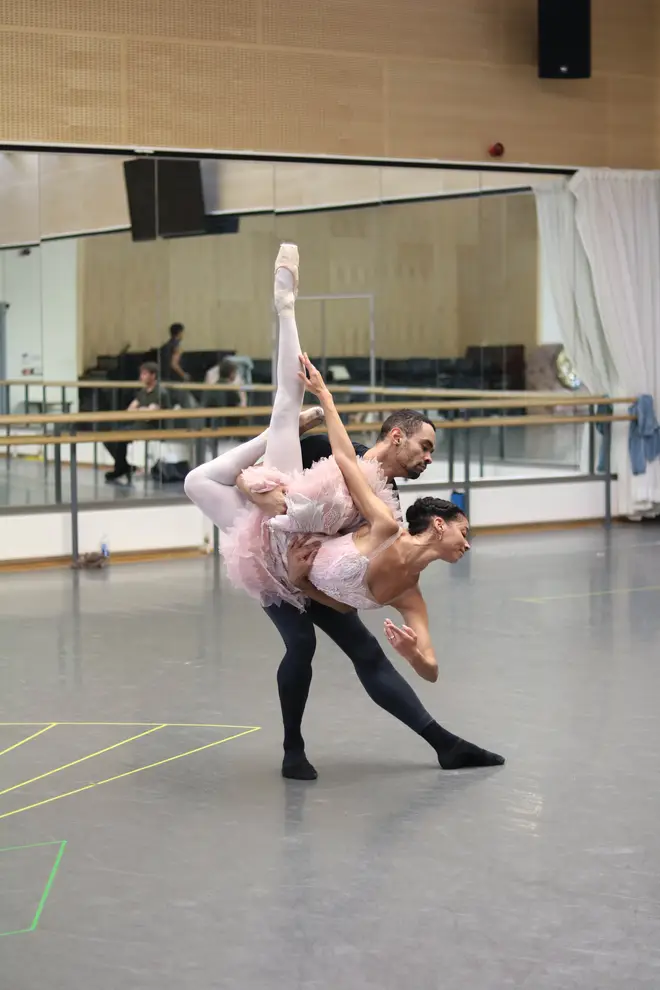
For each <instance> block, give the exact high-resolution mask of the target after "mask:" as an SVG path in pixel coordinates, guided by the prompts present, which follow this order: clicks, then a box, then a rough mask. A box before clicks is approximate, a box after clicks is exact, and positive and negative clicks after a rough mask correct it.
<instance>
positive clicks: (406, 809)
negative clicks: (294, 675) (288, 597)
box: [0, 525, 660, 990]
mask: <svg viewBox="0 0 660 990" xmlns="http://www.w3.org/2000/svg"><path fill="white" fill-rule="evenodd" d="M659 546H660V527H656V526H652V525H650V526H646V525H645V526H633V525H630V526H626V527H621V528H615V529H614V530H613V531H612V533H611V534H610V535H609V536H608V535H607V534H606V533H605V532H604V531H603V530H600V529H591V530H579V531H577V530H576V531H571V532H566V533H546V534H537V535H533V536H532V535H522V536H520V535H518V536H506V537H505V536H490V537H487V536H482V537H477V539H476V540H475V545H474V550H473V553H472V555H471V557H470V558H469V559H466V560H465V561H463V562H461V564H459V565H456V566H455V567H453V568H451V567H447V566H445V565H437V566H436V568H435V570H434V571H433V572H427V573H426V575H425V580H424V587H425V592H426V595H427V598H428V601H429V603H430V609H431V618H432V624H433V632H434V637H435V642H436V644H437V647H438V652H439V655H440V662H441V670H442V673H441V678H440V681H439V682H438V684H436V685H427V684H424V683H423V682H421V681H419V680H416V681H415V684H416V686H417V687H418V688H419V689H420V693H421V695H422V697H423V699H424V701H425V702H426V703H427V705H428V707H429V708H430V709H431V711H432V712H433V713H434V714H435V715H436V716H437V718H438V719H439V720H440V721H442V722H443V723H444V724H445V725H446V726H447V727H449V728H451V729H453V730H455V731H457V732H459V733H461V734H463V735H465V736H467V737H468V738H470V739H472V740H473V741H475V742H479V743H481V744H483V745H486V746H489V747H491V748H493V749H496V750H498V751H500V752H502V753H503V754H504V755H505V756H506V757H507V760H508V762H507V765H506V766H505V767H503V768H498V769H496V770H485V771H484V770H482V771H465V772H456V773H443V772H442V771H441V770H439V768H438V767H437V765H434V760H433V758H432V757H433V754H432V753H431V751H430V750H428V749H427V747H426V745H425V744H424V743H423V742H422V741H421V740H420V739H418V738H417V737H416V736H414V735H412V734H411V733H410V732H409V731H408V730H407V729H405V728H403V727H402V726H400V725H399V724H398V723H396V722H395V721H393V720H392V719H391V718H389V717H388V716H386V715H385V714H383V713H382V712H380V711H379V710H378V709H376V708H374V707H373V706H372V704H371V702H370V701H369V700H368V698H366V696H365V695H364V694H363V692H362V690H361V688H360V686H359V684H358V683H357V681H356V679H355V677H354V675H353V672H352V668H351V667H350V664H349V662H348V661H347V660H346V659H345V658H343V657H342V656H341V655H340V654H339V653H338V652H337V651H336V650H335V648H334V647H332V646H331V645H330V644H329V642H328V641H327V640H325V639H323V638H322V637H321V636H320V637H319V648H318V653H317V657H316V663H315V681H314V684H313V690H312V696H311V700H310V704H309V709H308V716H307V721H306V736H307V741H308V750H309V755H310V757H312V759H313V760H314V762H315V764H316V766H317V768H318V770H319V774H320V776H319V780H318V781H317V782H316V783H314V784H311V785H310V784H298V783H292V782H285V781H284V780H282V779H281V778H280V776H279V773H278V770H279V757H280V750H279V745H280V726H279V718H278V704H277V698H276V690H275V670H276V664H277V661H278V658H279V656H280V653H281V648H280V644H279V641H278V637H277V634H276V632H275V630H274V628H273V627H271V625H270V623H269V620H268V619H267V617H266V616H265V615H263V614H262V613H261V611H260V610H259V608H258V607H257V606H256V605H255V604H254V603H253V602H251V601H250V600H247V599H245V598H244V597H242V596H241V595H240V594H239V593H237V592H233V591H232V590H230V589H229V588H228V587H227V586H226V584H225V583H224V580H223V579H221V578H220V579H219V580H218V578H217V571H215V569H214V562H213V560H212V559H208V558H206V559H204V560H201V559H200V560H190V561H182V562H174V563H160V564H149V565H139V566H137V565H125V566H114V567H111V568H110V569H109V570H108V571H107V572H105V573H80V574H78V575H74V574H73V573H70V572H67V571H51V572H40V573H30V574H19V575H3V576H2V577H0V630H1V634H0V686H1V694H0V716H1V719H0V720H1V721H2V722H3V725H2V726H0V784H1V786H0V829H1V832H0V840H1V841H0V846H1V847H2V852H0V889H1V891H2V896H1V897H0V923H1V928H0V930H1V931H2V932H19V934H8V935H6V936H4V937H0V960H1V961H0V967H1V972H2V980H1V985H2V988H3V990H5V988H6V990H37V988H41V987H48V988H49V990H78V988H85V990H87V988H88V987H94V988H96V990H117V988H126V990H156V988H158V990H206V988H222V990H224V988H228V990H229V988H241V990H271V988H272V990H275V988H277V990H281V988H287V990H288V988H296V990H297V988H301V990H302V988H304V990H336V988H338V987H342V988H350V990H353V988H355V990H358V988H369V990H371V988H373V990H383V988H385V990H400V988H404V987H407V986H410V987H415V988H419V990H503V988H510V987H516V988H517V987H520V988H526V990H550V988H552V990H560V988H561V990H570V988H578V987H579V988H594V990H621V988H623V987H626V988H637V987H648V988H653V990H657V988H658V986H660V828H659V826H658V822H659V821H660V721H659V718H658V708H659V706H660V648H659V647H660V557H659V550H658V547H659ZM382 618H383V613H381V614H372V615H368V616H367V617H366V621H367V622H368V624H369V625H370V626H371V627H372V628H373V629H374V630H375V631H377V632H378V633H379V634H380V627H381V622H382ZM404 666H405V665H404V664H403V661H402V662H401V667H402V668H403V667H404ZM4 723H20V724H13V725H7V724H4ZM53 723H58V724H55V725H53ZM103 723H123V724H120V725H119V724H117V725H112V724H110V725H109V724H103ZM163 725H166V727H164V728H160V726H163ZM227 726H239V727H245V728H227ZM257 726H258V727H259V729H258V731H250V728H251V727H257ZM42 730H43V731H42ZM150 730H153V731H150ZM37 733H39V734H38V735H37ZM241 733H246V734H243V735H240V734H241ZM232 736H236V737H237V738H230V737H232ZM28 737H32V738H29V739H28ZM133 737H138V738H133ZM26 739H28V741H26V742H23V740H26ZM129 739H130V740H132V741H130V742H125V740H129ZM221 740H227V741H225V742H221ZM17 743H19V744H20V745H16V744H17ZM118 743H119V744H120V745H117V744H118ZM191 751H194V752H191ZM184 754H188V755H184ZM85 757H88V758H87V759H85ZM154 764H157V765H155V766H154ZM49 771H56V772H54V773H53V772H49ZM35 778H37V779H35ZM88 785H92V786H88ZM71 792H74V793H71ZM64 843H66V845H64ZM16 847H19V848H16ZM26 929H27V930H26ZM30 929H31V930H30Z"/></svg>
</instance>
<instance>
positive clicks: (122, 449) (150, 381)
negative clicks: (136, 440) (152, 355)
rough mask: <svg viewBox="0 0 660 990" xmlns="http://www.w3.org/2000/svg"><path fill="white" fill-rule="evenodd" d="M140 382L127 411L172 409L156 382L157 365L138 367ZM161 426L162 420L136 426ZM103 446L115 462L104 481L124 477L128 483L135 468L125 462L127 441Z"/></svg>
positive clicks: (123, 425)
mask: <svg viewBox="0 0 660 990" xmlns="http://www.w3.org/2000/svg"><path fill="white" fill-rule="evenodd" d="M140 382H141V383H142V388H141V389H140V390H139V392H138V393H137V394H136V396H135V398H134V399H133V400H132V402H131V403H130V405H129V406H128V407H127V408H128V410H132V409H171V408H172V400H171V398H170V395H169V393H168V391H167V389H165V388H163V387H162V385H161V384H160V383H159V381H158V365H157V364H156V363H155V361H145V363H144V364H143V365H142V366H141V367H140ZM162 424H163V421H162V420H149V421H147V422H145V421H144V420H141V421H140V422H139V423H138V424H137V425H138V427H139V428H141V429H143V430H156V429H158V428H159V426H161V425H162ZM127 425H128V424H126V423H122V424H120V426H119V429H123V428H125V427H126V426H127ZM131 425H132V424H131ZM103 446H104V447H105V448H106V450H107V451H108V453H109V454H110V456H111V457H112V458H113V459H114V462H115V466H114V469H113V470H112V471H107V472H106V475H105V480H106V481H117V479H118V478H124V477H125V478H127V480H128V481H130V480H131V475H132V474H133V473H134V471H135V468H134V467H133V466H132V465H131V464H129V463H128V460H127V453H128V441H121V442H117V443H106V444H104V445H103Z"/></svg>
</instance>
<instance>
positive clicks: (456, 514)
mask: <svg viewBox="0 0 660 990" xmlns="http://www.w3.org/2000/svg"><path fill="white" fill-rule="evenodd" d="M464 515H465V513H464V512H463V510H462V509H459V507H458V506H457V505H454V503H453V502H447V501H446V500H445V499H444V498H431V496H429V495H427V496H426V497H425V498H418V499H417V500H416V501H415V502H413V504H412V505H411V506H410V507H409V509H408V511H407V512H406V521H407V523H408V532H409V533H410V535H411V536H417V535H418V534H419V533H423V532H424V531H425V530H427V529H428V528H429V523H430V522H431V520H432V519H433V518H435V517H436V516H439V517H440V518H441V519H444V520H445V522H452V520H454V519H459V518H460V517H461V516H464Z"/></svg>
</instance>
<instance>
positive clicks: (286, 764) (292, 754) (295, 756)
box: [282, 748, 318, 780]
mask: <svg viewBox="0 0 660 990" xmlns="http://www.w3.org/2000/svg"><path fill="white" fill-rule="evenodd" d="M282 776H283V777H286V778H287V779H288V780H316V778H317V777H318V774H317V772H316V770H315V769H314V767H313V766H312V764H311V763H310V762H309V760H308V759H307V757H306V756H305V750H304V748H303V749H290V750H286V751H285V753H284V759H283V760H282Z"/></svg>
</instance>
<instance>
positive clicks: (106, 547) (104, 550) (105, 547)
mask: <svg viewBox="0 0 660 990" xmlns="http://www.w3.org/2000/svg"><path fill="white" fill-rule="evenodd" d="M101 556H102V557H105V558H106V559H108V558H109V557H110V544H109V543H108V537H107V536H102V537H101Z"/></svg>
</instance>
